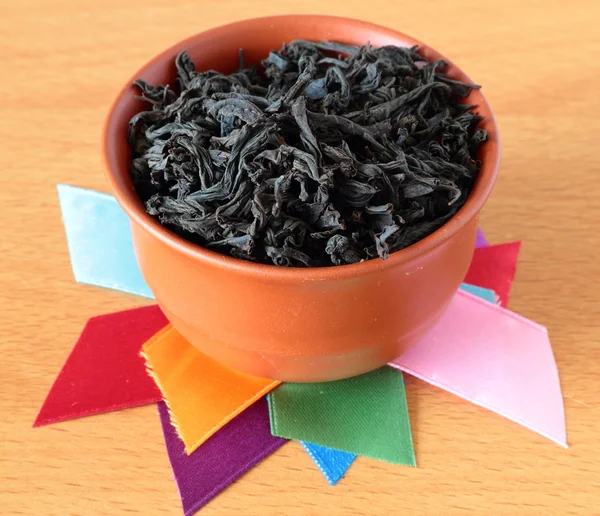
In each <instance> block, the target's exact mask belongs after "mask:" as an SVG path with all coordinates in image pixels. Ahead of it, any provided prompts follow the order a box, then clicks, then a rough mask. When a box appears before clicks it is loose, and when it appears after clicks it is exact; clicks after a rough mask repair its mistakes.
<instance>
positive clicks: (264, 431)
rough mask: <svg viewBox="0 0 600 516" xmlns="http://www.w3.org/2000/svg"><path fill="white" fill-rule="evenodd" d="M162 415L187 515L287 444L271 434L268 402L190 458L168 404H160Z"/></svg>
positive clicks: (234, 422)
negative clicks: (172, 421) (171, 416)
mask: <svg viewBox="0 0 600 516" xmlns="http://www.w3.org/2000/svg"><path fill="white" fill-rule="evenodd" d="M158 412H159V415H160V422H161V424H162V429H163V433H164V437H165V444H166V445H167V453H168V454H169V461H170V462H171V467H172V469H173V475H174V477H175V482H176V484H177V489H178V490H179V495H180V497H181V503H182V505H183V511H184V513H185V516H191V515H192V514H194V513H195V512H196V511H198V510H199V509H200V508H201V507H203V506H204V505H206V504H207V503H208V502H209V501H210V500H212V499H213V498H214V497H215V496H217V495H218V494H219V493H220V492H221V491H223V489H225V488H226V487H227V486H228V485H229V484H231V483H232V482H234V481H235V480H237V479H238V478H240V477H241V476H242V475H243V474H244V473H246V471H249V470H250V469H252V468H253V467H254V466H256V464H258V463H259V462H260V461H261V460H263V459H265V458H266V457H268V456H269V455H270V454H271V453H273V452H274V451H275V450H277V449H278V448H279V447H280V446H282V445H283V444H285V442H286V440H285V439H280V438H278V437H274V436H272V435H271V432H270V428H269V409H268V408H267V402H266V401H265V400H264V399H261V400H258V401H257V402H256V403H254V404H253V405H251V406H250V407H248V409H247V410H245V411H244V412H242V413H241V414H240V415H239V416H237V417H236V418H235V419H233V420H232V421H230V422H229V423H227V424H226V425H225V426H224V427H223V428H221V429H220V430H219V431H218V432H217V433H215V434H214V435H213V436H212V437H211V438H210V439H208V440H207V441H206V442H205V443H204V444H203V445H202V446H201V447H200V448H198V449H197V450H196V451H195V452H194V453H192V454H191V455H186V453H185V450H184V447H183V443H182V442H181V440H180V439H179V437H178V436H177V432H176V430H175V428H173V426H172V424H171V422H170V419H169V411H168V409H167V406H166V404H165V403H159V404H158ZM257 503H258V501H257Z"/></svg>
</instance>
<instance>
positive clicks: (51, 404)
mask: <svg viewBox="0 0 600 516" xmlns="http://www.w3.org/2000/svg"><path fill="white" fill-rule="evenodd" d="M166 324H167V319H166V318H165V316H164V315H163V313H162V312H161V311H160V308H158V306H146V307H143V308H135V309H133V310H126V311H124V312H117V313H112V314H108V315H100V316H98V317H93V318H91V319H90V320H89V321H88V322H87V324H86V325H85V328H84V329H83V332H82V333H81V336H80V337H79V339H78V340H77V343H76V344H75V347H74V348H73V350H72V351H71V354H70V355H69V358H68V359H67V361H66V362H65V364H64V366H63V368H62V370H61V372H60V374H59V375H58V377H57V378H56V380H55V382H54V385H53V386H52V389H51V390H50V393H49V394H48V397H47V398H46V401H45V402H44V405H43V406H42V409H41V410H40V413H39V414H38V417H37V419H36V420H35V423H34V425H33V426H41V425H46V424H49V423H55V422H58V421H65V420H68V419H74V418H77V417H82V416H89V415H92V414H101V413H103V412H109V411H111V410H119V409H123V408H128V407H135V406H138V405H146V404H148V403H155V402H157V401H159V400H161V399H162V395H161V393H160V391H159V389H158V388H157V387H156V385H155V384H154V382H153V381H152V379H151V378H149V377H148V375H147V374H146V369H145V367H144V360H143V359H142V357H140V350H141V349H142V344H143V343H144V342H145V341H147V340H148V339H149V338H150V337H151V336H152V335H153V334H155V333H156V332H157V331H159V330H160V329H161V328H163V327H164V326H165V325H166Z"/></svg>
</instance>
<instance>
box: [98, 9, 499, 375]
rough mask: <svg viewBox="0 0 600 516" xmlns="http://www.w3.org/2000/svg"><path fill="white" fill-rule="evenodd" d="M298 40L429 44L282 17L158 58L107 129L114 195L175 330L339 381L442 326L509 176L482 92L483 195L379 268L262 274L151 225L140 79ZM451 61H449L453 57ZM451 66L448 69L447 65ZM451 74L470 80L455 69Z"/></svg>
mask: <svg viewBox="0 0 600 516" xmlns="http://www.w3.org/2000/svg"><path fill="white" fill-rule="evenodd" d="M294 39H305V40H314V41H321V40H333V41H339V42H343V43H349V44H356V45H362V44H365V43H366V42H369V41H370V42H371V44H372V45H374V46H381V45H415V44H417V45H419V46H420V47H421V49H422V51H423V53H424V54H425V56H426V57H428V58H429V59H440V58H442V55H441V54H439V53H438V52H436V51H435V50H433V49H431V48H429V47H427V46H426V45H424V44H422V43H420V42H419V41H417V40H415V39H413V38H411V37H409V36H406V35H404V34H402V33H400V32H397V31H394V30H391V29H387V28H383V27H379V26H376V25H372V24H370V23H365V22H361V21H356V20H350V19H344V18H334V17H324V16H299V15H293V16H280V17H272V18H260V19H254V20H248V21H242V22H237V23H233V24H231V25H226V26H224V27H219V28H216V29H212V30H209V31H207V32H203V33H201V34H198V35H196V36H193V37H191V38H189V39H186V40H185V41H182V42H181V43H178V44H177V45H175V46H173V47H171V48H170V49H168V50H166V51H165V52H163V53H162V54H160V55H159V56H157V57H155V58H154V59H152V60H151V61H150V62H149V63H148V64H147V65H145V66H144V67H143V68H142V69H141V70H139V71H138V72H136V73H135V74H134V75H133V78H132V80H131V81H129V82H128V83H127V85H126V86H125V88H124V89H123V90H122V91H121V92H120V93H119V95H118V97H117V99H116V101H115V103H114V105H113V107H112V109H111V111H110V114H109V116H108V120H107V122H106V128H105V134H104V155H105V159H106V167H107V170H108V179H109V181H110V184H111V185H112V189H113V191H114V194H115V196H116V198H117V200H118V202H119V203H120V205H121V206H122V207H123V209H124V210H125V212H126V213H127V215H128V216H129V218H130V221H131V229H132V233H133V243H134V246H135V251H136V255H137V259H138V262H139V265H140V268H141V270H142V273H143V275H144V278H145V279H146V281H147V282H148V285H149V286H150V288H151V289H152V291H153V292H154V294H155V296H156V300H157V302H158V304H159V305H160V307H161V308H162V309H163V311H164V313H165V314H166V316H167V317H168V318H169V320H170V321H171V323H172V324H173V326H174V327H175V328H176V329H177V330H178V331H179V332H180V333H181V334H182V335H183V336H184V337H186V338H187V339H188V340H189V341H190V342H191V343H192V344H193V345H194V346H196V347H197V348H198V349H199V350H201V351H202V352H203V353H206V354H207V355H209V356H211V357H213V358H214V359H216V360H218V361H219V362H221V363H223V364H225V365H227V366H230V367H232V368H235V369H239V370H241V371H245V372H247V373H251V374H254V375H258V376H263V377H269V378H276V379H279V380H285V381H296V382H315V381H325V380H335V379H339V378H344V377H349V376H354V375H358V374H361V373H365V372H367V371H370V370H372V369H375V368H377V367H379V366H381V365H383V364H385V363H387V362H388V361H390V360H392V359H393V358H395V357H397V356H399V355H400V354H401V353H402V352H403V351H405V350H406V349H407V348H409V347H410V346H412V345H413V344H414V343H415V342H417V341H418V340H419V339H420V338H422V337H423V335H424V334H425V333H426V332H427V331H428V330H429V329H430V328H431V327H432V326H433V325H434V324H435V323H436V321H437V320H438V319H439V318H440V316H441V314H442V313H443V312H444V310H445V309H446V307H447V306H448V304H449V302H450V300H451V299H452V296H453V295H454V293H455V291H456V290H457V288H458V287H459V284H460V283H461V280H462V279H463V278H464V276H465V273H466V271H467V268H468V266H469V263H470V261H471V257H472V253H473V248H474V243H475V235H476V229H477V218H478V214H479V212H480V210H481V208H482V207H483V204H484V203H485V201H486V199H487V198H488V196H489V194H490V191H491V189H492V186H493V184H494V181H495V180H496V175H497V172H498V165H499V153H500V147H499V141H498V131H497V126H496V122H495V120H494V116H493V114H492V112H491V110H490V107H489V105H488V103H487V102H486V100H485V98H484V97H483V95H482V94H481V93H480V92H479V91H474V92H472V93H471V95H470V98H468V102H470V103H472V104H476V105H477V106H478V108H477V111H478V112H479V113H480V114H482V115H483V116H485V121H484V122H483V127H484V128H485V129H486V130H487V131H488V134H489V141H488V142H487V143H486V144H485V145H484V146H483V148H482V152H481V156H480V159H481V161H482V164H483V165H482V168H481V172H480V174H479V177H478V179H477V182H476V184H475V187H474V189H473V191H472V193H471V195H470V197H469V198H468V200H467V201H466V203H465V205H464V206H463V207H462V208H461V209H460V210H459V212H458V213H457V214H456V216H455V217H454V218H453V219H451V220H450V221H449V222H448V223H447V224H445V225H444V226H443V227H442V228H440V229H439V230H437V231H436V232H435V233H433V234H431V235H430V236H428V237H426V238H425V239H423V240H422V241H420V242H418V243H416V244H414V245H412V246H410V247H408V248H406V249H403V250H401V251H398V252H396V253H393V254H392V255H390V257H389V259H387V260H385V261H383V260H380V259H374V260H371V261H367V262H363V263H359V264H353V265H343V266H336V267H319V268H313V269H301V268H283V267H276V266H273V265H257V264H253V263H250V262H247V261H243V260H238V259H235V258H231V257H228V256H223V255H221V254H218V253H215V252H212V251H209V250H206V249H203V248H201V247H199V246H197V245H194V244H191V243H189V242H187V241H185V240H183V239H181V238H179V237H178V236H176V235H175V234H174V233H172V232H171V231H169V230H167V229H166V228H164V227H162V226H161V225H160V224H159V223H158V222H157V221H155V220H154V219H153V218H152V217H150V216H149V215H147V214H146V212H145V210H144V206H143V205H142V203H141V202H140V200H139V199H138V197H137V195H136V193H135V191H134V189H133V186H132V182H131V179H130V175H129V164H130V151H129V148H128V145H127V141H126V134H127V126H128V122H129V119H130V118H131V117H132V116H133V115H134V114H135V113H136V112H138V111H140V110H142V104H141V103H140V102H139V101H137V100H135V99H134V94H136V91H135V89H134V88H133V87H132V81H133V79H134V78H138V77H141V78H143V79H145V80H146V81H148V82H150V83H152V84H163V83H166V82H172V81H173V80H174V78H175V71H174V65H173V61H174V59H175V56H176V55H177V54H178V53H179V52H180V51H182V50H184V49H186V50H187V51H188V52H189V54H190V56H191V58H192V59H193V61H194V62H195V63H196V67H197V69H199V70H205V69H210V68H213V69H216V70H219V71H222V72H232V71H234V70H235V69H236V67H237V64H238V49H240V48H243V49H244V53H245V58H246V60H247V63H258V62H259V61H260V60H261V59H262V58H264V57H266V56H267V55H268V52H269V51H270V50H272V49H279V48H280V47H281V45H282V43H284V42H289V41H292V40H294ZM444 59H445V58H444ZM446 61H447V59H446ZM450 70H451V71H450V75H451V76H452V77H454V78H458V79H461V80H463V81H469V78H468V77H467V76H466V75H465V74H464V73H463V72H462V71H461V70H460V69H459V68H457V67H456V66H455V65H451V68H450Z"/></svg>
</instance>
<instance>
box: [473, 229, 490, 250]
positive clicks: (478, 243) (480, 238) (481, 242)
mask: <svg viewBox="0 0 600 516" xmlns="http://www.w3.org/2000/svg"><path fill="white" fill-rule="evenodd" d="M488 245H489V244H488V241H487V239H486V238H485V235H484V234H483V231H481V229H478V230H477V237H476V239H475V248H478V247H486V246H488Z"/></svg>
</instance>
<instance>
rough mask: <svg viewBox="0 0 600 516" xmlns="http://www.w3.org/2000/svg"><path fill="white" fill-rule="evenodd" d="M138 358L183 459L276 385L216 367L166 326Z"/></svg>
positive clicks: (225, 368) (148, 342)
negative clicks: (162, 400) (155, 390)
mask: <svg viewBox="0 0 600 516" xmlns="http://www.w3.org/2000/svg"><path fill="white" fill-rule="evenodd" d="M142 355H143V356H144V358H145V359H146V366H147V369H148V373H149V374H150V375H151V376H152V377H153V378H154V381H155V382H156V384H157V385H158V388H159V389H160V390H161V392H162V394H163V396H164V398H165V402H166V404H167V407H168V408H169V413H170V416H171V422H172V423H173V426H174V427H175V429H176V430H177V433H178V434H179V437H181V440H182V441H183V444H184V446H185V451H186V453H187V454H188V455H189V454H190V453H192V452H193V451H194V450H195V449H196V448H198V447H199V446H200V445H201V444H202V443H203V442H204V441H206V440H207V439H208V438H209V437H210V436H211V435H213V434H214V433H215V432H216V431H217V430H219V429H220V428H221V427H223V426H224V425H225V424H226V423H228V422H229V421H231V420H232V419H233V418H234V417H235V416H237V415H238V414H239V413H240V412H242V411H243V410H244V409H246V408H247V407H249V406H250V405H252V403H254V402H255V401H257V400H258V399H260V398H261V397H262V396H264V395H265V394H267V393H268V392H269V391H271V390H273V389H274V388H275V387H277V386H278V385H279V384H280V383H281V382H279V381H277V380H268V379H266V378H258V377H256V376H251V375H249V374H245V373H240V372H238V371H235V370H233V369H229V368H228V367H225V366H223V365H221V364H219V363H218V362H216V361H215V360H213V359H212V358H209V357H207V356H206V355H204V354H202V353H200V351H198V350H197V349H196V348H195V347H193V346H192V345H191V344H190V343H189V342H188V341H187V340H185V339H184V338H183V337H182V336H181V335H180V334H179V333H178V332H177V331H176V330H175V329H174V328H173V327H172V326H171V325H169V326H167V327H166V328H164V329H162V330H161V331H159V332H158V333H157V334H156V335H154V336H153V337H152V338H151V339H150V340H148V341H147V342H146V343H145V344H144V346H143V351H142Z"/></svg>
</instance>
